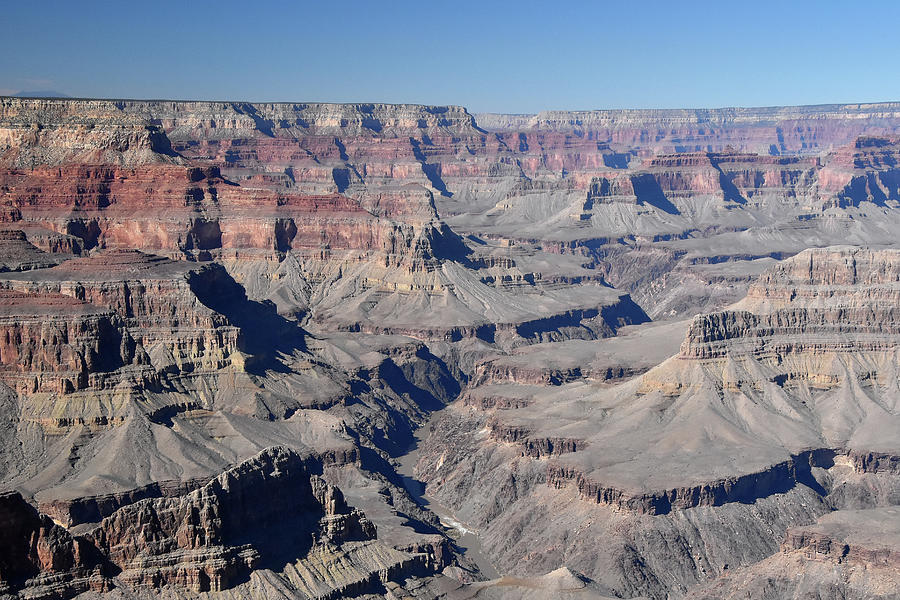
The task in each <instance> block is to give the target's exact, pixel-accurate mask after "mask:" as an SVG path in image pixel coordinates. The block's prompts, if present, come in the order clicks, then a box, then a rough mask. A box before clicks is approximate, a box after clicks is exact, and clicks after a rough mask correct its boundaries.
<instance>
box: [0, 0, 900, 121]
mask: <svg viewBox="0 0 900 600" xmlns="http://www.w3.org/2000/svg"><path fill="white" fill-rule="evenodd" d="M5 14H6V18H5V20H4V22H3V23H2V24H0V32H2V34H3V35H2V38H0V49H2V53H0V94H3V95H10V94H14V93H20V92H23V91H25V92H27V91H31V92H38V91H40V92H43V91H55V92H59V93H63V94H66V95H68V96H71V97H84V98H133V99H168V100H229V101H249V102H334V103H342V102H354V103H358V102H384V103H401V104H407V103H408V104H434V105H449V104H452V105H461V106H465V107H466V108H467V109H468V110H469V111H470V112H473V113H483V112H495V113H507V114H511V113H537V112H540V111H543V110H604V109H630V108H631V109H643V108H647V109H653V108H657V109H677V108H689V109H697V108H699V109H705V108H727V107H769V106H795V105H818V104H857V103H863V104H869V103H879V102H891V101H900V78H898V77H897V75H898V68H897V66H896V64H895V58H896V56H898V54H900V52H898V51H900V42H898V39H897V38H896V36H895V35H894V33H893V31H892V29H893V24H894V23H896V22H897V17H900V5H898V4H896V3H891V2H880V1H879V2H872V3H868V5H866V6H865V7H862V8H860V9H859V10H854V11H847V10H846V7H845V5H841V4H838V3H836V2H818V3H812V2H809V3H806V2H804V3H784V2H781V3H778V2H772V1H769V0H764V1H761V2H754V3H753V5H752V6H740V5H722V4H721V3H714V2H706V1H703V2H690V3H682V4H680V5H672V4H671V3H663V2H655V1H647V2H639V3H638V2H635V3H630V4H628V5H627V6H626V5H622V4H613V3H605V2H599V3H588V4H587V5H582V3H575V2H565V1H562V2H557V3H555V4H554V5H553V10H552V11H551V10H548V9H547V5H546V4H545V3H536V2H530V1H528V2H516V3H506V2H504V3H486V2H481V3H478V2H470V1H468V0H465V1H461V2H457V3H454V4H452V5H445V4H438V3H433V4H427V5H422V4H417V3H413V2H406V1H401V2H395V3H392V4H391V5H390V6H389V7H386V8H381V7H373V5H372V4H371V3H363V2H357V1H349V2H344V3H340V4H337V3H335V4H329V5H321V4H320V3H312V2H300V3H287V4H285V3H279V2H265V1H263V2H257V3H256V4H254V5H253V6H252V7H250V8H248V5H247V4H245V3H238V2H234V1H231V0H229V1H224V2H219V3H212V2H196V3H190V4H187V3H175V2H170V1H164V2H157V3H153V4H152V5H148V4H143V3H141V4H128V3H125V4H121V3H111V2H92V1H87V2H83V3H69V2H48V3H42V4H41V5H40V6H37V5H36V4H35V3H30V4H25V5H15V6H10V7H7V8H6V9H5Z"/></svg>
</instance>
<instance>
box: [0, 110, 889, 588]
mask: <svg viewBox="0 0 900 600" xmlns="http://www.w3.org/2000/svg"><path fill="white" fill-rule="evenodd" d="M898 124H900V111H898V107H897V106H896V105H894V104H881V105H846V106H826V107H797V108H786V109H728V110H718V111H612V112H609V111H606V112H603V111H600V112H591V113H565V114H564V113H553V114H544V115H539V116H473V115H471V114H469V113H468V112H467V111H466V110H465V109H464V108H461V107H429V106H415V105H385V104H346V105H330V104H302V103H295V104H256V103H243V102H167V101H99V100H96V101H95V100H35V99H8V98H3V99H0V224H2V227H0V229H2V231H0V271H2V277H0V296H2V297H0V308H2V307H3V306H5V307H6V308H5V309H4V310H5V314H6V317H5V318H2V319H0V321H3V323H0V325H2V327H3V331H2V332H0V342H2V343H0V346H2V347H0V367H2V368H0V382H2V385H0V414H2V416H3V420H2V422H0V457H2V460H0V481H2V485H3V489H10V490H11V489H16V490H19V492H20V493H21V499H19V497H16V500H15V503H17V504H16V505H17V506H19V508H21V509H22V510H20V511H19V512H17V513H16V514H17V515H19V514H21V515H25V513H28V514H29V515H32V516H34V515H35V514H36V513H34V512H33V509H30V508H28V509H27V510H26V509H25V508H23V507H25V506H27V504H26V500H27V501H28V502H31V503H32V504H33V505H36V506H38V508H39V510H40V511H41V512H42V513H44V514H46V515H48V516H47V517H41V516H36V517H34V519H32V518H31V517H28V518H27V519H26V518H25V517H24V516H23V517H21V519H19V517H16V519H17V520H22V522H26V521H27V522H28V523H38V525H35V526H34V527H31V526H29V527H30V529H29V528H28V527H26V528H25V529H23V530H22V531H25V530H27V531H29V532H33V531H37V532H38V533H36V534H34V535H35V536H36V538H35V539H51V538H52V539H53V540H56V541H54V544H55V543H57V541H58V542H59V544H58V545H59V548H61V549H62V550H60V552H62V554H66V553H68V554H66V556H69V555H71V554H72V553H73V552H75V550H72V549H73V548H81V547H82V546H80V544H82V543H87V544H89V546H90V547H91V548H95V549H96V551H97V553H99V554H97V555H96V556H95V557H94V558H91V560H90V561H87V562H85V561H82V563H83V564H82V563H79V562H77V561H76V562H72V561H69V562H66V563H65V565H63V563H62V562H61V563H59V564H60V565H61V566H60V568H59V569H58V570H57V571H53V570H52V569H49V567H47V564H46V561H44V559H43V558H40V557H38V558H37V559H35V561H38V562H40V565H39V566H34V565H37V564H38V562H34V561H32V563H33V564H32V563H30V564H32V566H30V567H27V568H25V567H22V568H25V570H26V571H28V572H27V574H26V575H21V576H20V575H16V576H15V577H16V578H17V579H15V578H14V579H15V581H13V582H11V583H8V584H7V586H8V587H7V588H6V590H7V591H9V592H10V593H14V594H19V595H22V596H23V597H25V596H29V597H30V596H32V595H40V594H44V593H48V594H59V595H69V594H73V593H78V592H82V591H85V590H94V591H95V592H102V591H103V590H106V589H107V587H108V586H109V585H110V582H112V584H115V585H122V586H126V587H127V588H128V591H124V590H122V591H121V593H122V594H124V595H138V596H140V595H145V594H150V593H156V592H157V591H161V592H163V593H169V592H171V593H172V594H173V595H178V596H180V597H195V596H197V595H198V594H209V595H210V596H217V597H222V598H225V597H228V598H234V597H242V598H243V597H247V598H250V597H259V596H267V597H268V596H273V597H274V596H275V595H283V594H287V595H291V596H296V597H316V598H333V597H340V596H342V595H359V596H362V597H367V596H368V597H379V596H383V597H413V598H432V597H460V598H465V597H472V596H475V595H477V596H478V597H482V596H484V597H511V596H515V597H519V596H524V595H527V594H529V593H530V594H532V595H536V596H539V597H547V596H551V595H553V594H556V595H558V596H559V597H568V596H573V595H579V596H580V595H594V596H597V597H603V596H609V597H611V596H618V597H636V596H641V595H647V596H650V597H654V598H656V597H658V598H662V597H666V596H670V597H678V596H690V595H691V594H692V593H693V591H694V590H699V589H703V590H704V593H707V592H706V588H700V587H695V586H708V585H717V584H718V583H720V582H726V583H728V582H727V581H726V579H725V578H724V577H723V576H724V575H726V574H731V573H737V572H741V573H747V577H745V578H742V579H740V580H739V581H737V580H735V581H737V583H736V584H735V585H734V586H733V587H729V588H728V589H729V590H734V593H735V594H737V593H739V592H738V591H737V590H740V589H746V590H753V589H755V588H754V587H753V586H754V585H756V583H754V581H756V580H755V579H754V578H756V577H758V576H759V573H762V572H763V571H760V572H759V573H757V572H755V571H753V569H754V568H756V567H757V566H760V565H762V567H765V568H771V569H773V572H774V571H775V570H778V569H783V568H785V567H784V565H787V564H789V565H794V566H796V565H800V566H799V567H798V568H802V569H807V567H809V569H808V572H809V573H813V574H814V575H811V577H812V576H815V577H824V576H822V574H821V572H820V571H821V569H819V570H818V571H817V570H816V569H817V567H815V566H812V567H810V566H809V565H811V564H813V563H814V564H820V562H819V561H818V559H817V558H812V559H810V558H809V557H807V556H806V554H804V553H808V548H809V547H810V544H812V545H813V546H816V547H818V546H819V545H821V544H824V543H825V542H823V541H821V540H824V539H825V538H821V539H820V538H817V537H815V535H819V534H818V533H816V534H815V535H813V536H812V537H810V535H811V534H809V535H808V533H809V532H808V531H807V530H806V529H803V528H804V527H809V526H811V524H812V523H814V522H815V521H816V520H817V519H819V517H822V516H823V515H827V514H829V513H830V512H831V511H832V510H833V509H840V511H839V513H844V512H846V511H847V510H854V511H862V512H864V511H868V510H876V511H880V510H883V509H884V507H885V506H887V505H892V504H896V503H898V502H900V483H898V480H897V472H898V466H897V465H898V456H900V452H898V448H897V447H896V443H895V442H896V440H895V438H896V436H895V435H894V432H895V431H896V430H897V427H898V425H900V424H898V421H897V406H896V394H895V393H894V392H895V390H894V389H893V387H892V384H891V382H892V381H895V380H896V367H895V363H896V357H895V356H894V355H895V354H896V344H895V340H894V338H895V337H896V334H897V331H896V327H895V321H896V315H895V312H896V311H895V310H894V308H893V305H894V304H895V303H896V302H897V295H896V290H895V289H894V288H895V287H896V285H898V284H897V283H896V280H897V277H898V276H897V273H896V272H897V271H898V268H897V263H898V260H897V258H896V256H895V255H894V254H893V253H892V252H889V251H875V250H860V249H853V248H849V247H847V248H833V249H830V250H828V251H813V252H802V251H803V250H804V249H806V248H807V247H810V246H827V245H831V244H834V243H837V242H840V243H851V244H860V245H862V244H868V245H872V246H879V245H885V246H891V245H894V244H895V240H896V235H895V232H896V230H897V227H900V221H898V213H897V212H896V209H897V208H898V206H900V205H898V201H900V195H898V194H900V192H898V187H897V181H898V179H897V173H896V161H897V154H898V151H897V148H898V143H897V139H896V136H897V134H898ZM798 253H799V254H798ZM794 255H797V256H795V257H794V258H790V257H792V256H794ZM785 259H787V260H785ZM778 261H784V262H782V263H778ZM760 274H762V276H761V277H758V276H759V275H760ZM754 280H755V283H753V282H754ZM612 286H616V287H612ZM745 296H746V298H745V299H744V300H743V301H742V302H741V303H740V304H738V305H735V306H728V305H730V304H731V303H733V302H734V301H736V300H738V299H740V298H742V297H745ZM0 312H3V311H0ZM698 312H700V313H702V314H701V315H700V316H698V317H696V318H694V315H695V314H696V313H698ZM651 317H652V318H654V319H669V320H670V321H671V322H669V323H646V322H647V321H648V320H649V318H651ZM872 323H878V326H877V327H873V326H872ZM457 398H458V402H456V403H455V404H453V405H452V406H451V407H450V408H449V409H448V410H447V411H445V413H443V415H444V416H443V418H440V419H438V420H437V421H435V422H433V423H432V424H431V428H430V429H429V431H430V432H431V436H430V439H428V440H425V441H423V443H422V448H421V450H420V455H421V457H422V460H421V461H420V464H419V471H418V472H419V476H420V477H421V478H422V479H423V480H426V481H427V483H428V493H429V495H430V496H431V498H433V499H436V500H437V501H439V502H440V503H441V504H442V505H445V506H444V507H439V506H438V505H437V504H435V505H433V506H428V505H426V504H425V503H424V502H422V498H421V495H420V494H418V493H417V492H415V491H414V489H413V488H414V486H413V487H410V486H409V485H408V482H402V481H401V479H400V478H399V477H398V475H397V472H396V469H397V467H396V460H395V459H397V457H398V456H400V455H402V454H403V453H404V452H405V451H406V450H407V448H408V446H409V444H410V443H412V442H413V441H414V438H413V432H414V431H415V430H416V428H418V427H419V426H420V425H422V424H423V423H425V422H427V419H428V418H429V414H430V413H432V412H433V411H435V410H438V409H440V408H442V407H444V405H446V404H448V403H452V402H453V401H454V400H456V399H457ZM420 437H424V436H420ZM271 447H277V448H278V449H277V450H265V449H266V448H271ZM261 451H262V453H260V452H261ZM301 457H303V458H301ZM236 465H237V466H236ZM223 472H224V474H223ZM337 488H340V490H342V491H343V494H341V493H340V492H338V491H337ZM342 497H346V499H347V500H346V501H344V500H342ZM11 498H12V496H11ZM350 505H352V506H355V507H358V508H359V509H360V510H362V511H364V513H365V517H364V516H363V515H362V514H361V513H360V512H359V511H357V510H354V509H351V508H350ZM446 507H449V509H448V510H450V511H452V514H450V515H448V514H447V512H446V511H444V508H446ZM17 510H18V509H17ZM29 511H31V512H29ZM839 513H835V514H839ZM866 514H874V513H866ZM48 517H52V518H53V519H55V520H56V521H58V522H59V523H62V524H64V525H65V526H66V527H68V528H69V530H68V531H66V530H65V529H60V527H61V526H56V525H54V526H53V527H57V529H53V527H51V526H50V525H49V524H48V520H47V519H48ZM859 518H860V519H862V520H866V519H867V518H868V517H865V516H861V517H859ZM35 519H37V520H35ZM827 519H828V517H823V521H822V523H827V522H828V521H827ZM41 523H43V524H41ZM16 531H17V532H18V533H16V535H19V533H21V532H20V531H19V530H16ZM472 531H477V532H478V534H479V538H480V540H481V550H482V552H481V555H482V558H477V552H474V551H473V552H468V551H464V550H465V548H466V546H465V544H468V543H469V542H468V541H467V539H468V537H467V536H471V532H472ZM816 531H818V530H816ZM829 531H830V530H829ZM290 532H293V533H292V534H291V533H290ZM466 532H468V533H466ZM738 532H739V533H738ZM293 534H296V535H295V536H294V538H296V539H293V538H292V537H291V536H292V535H293ZM22 535H26V534H22ZM28 535H32V534H31V533H29V534H28ZM375 535H377V539H373V536H375ZM67 536H68V537H67ZM79 536H81V537H79ZM454 538H456V542H454V541H453V539H454ZM597 539H602V540H604V544H603V545H602V547H598V544H597V543H596V540H597ZM813 539H815V540H819V541H814V542H810V543H807V541H809V540H813ZM829 539H832V538H829ZM833 539H835V540H836V539H837V538H833ZM73 540H74V541H73ZM79 540H81V541H79ZM273 540H276V541H273ZM798 540H799V541H798ZM804 540H806V541H804ZM843 543H844V542H838V541H835V542H833V545H834V546H835V547H837V546H838V545H840V544H843ZM846 545H847V546H848V547H850V546H853V544H852V543H848V544H846ZM795 546H796V547H795ZM829 547H830V546H829ZM854 547H856V546H854ZM859 547H860V548H862V547H863V546H859ZM470 549H471V550H475V549H474V548H472V547H470ZM62 554H61V555H60V556H62ZM484 555H487V557H488V558H487V559H484ZM848 555H849V554H848ZM29 556H31V555H29ZM79 556H82V555H79ZM83 556H87V555H86V554H84V555H83ZM92 556H93V555H92ZM854 556H859V557H861V558H860V560H859V561H858V562H857V563H853V565H850V564H849V563H846V562H844V563H838V564H839V565H841V566H839V570H842V569H861V568H862V566H863V564H864V563H866V564H868V563H872V565H873V566H872V568H877V569H881V570H882V571H883V574H887V573H889V572H890V570H891V569H893V568H894V566H892V563H890V564H886V565H881V564H880V563H879V564H880V566H877V567H876V566H874V562H872V561H877V560H880V558H879V557H880V556H881V555H880V554H877V553H876V554H867V553H866V552H865V551H862V550H860V551H859V552H857V553H856V554H854ZM0 557H2V553H0ZM97 557H99V558H97ZM473 557H475V558H473ZM778 557H782V559H781V562H779V561H778V560H777V559H778ZM95 558H96V560H95ZM29 560H31V559H29ZM66 560H68V559H66ZM41 561H43V562H41ZM485 561H486V562H485ZM867 561H868V562H867ZM70 563H71V564H70ZM488 563H490V565H488ZM17 564H18V563H17ZM66 565H68V566H66ZM563 565H565V566H566V567H569V568H571V569H573V570H572V571H569V570H568V569H563V568H561V567H563ZM766 565H770V567H766ZM804 565H805V566H804ZM854 565H855V566H854ZM487 566H491V567H492V568H491V569H488V568H487ZM494 566H496V567H499V569H500V571H501V572H502V573H503V574H504V575H506V576H505V577H501V578H500V579H495V580H493V581H488V582H483V581H478V580H479V579H483V578H486V577H487V576H490V577H493V575H488V573H490V572H491V571H492V570H493V567H494ZM20 567H21V565H20V566H19V567H16V568H17V569H19V570H20V571H21V569H20ZM762 567H761V568H762ZM29 569H30V570H29ZM35 569H37V571H35ZM48 569H49V570H48ZM18 572H19V571H17V573H18ZM21 572H22V573H24V572H25V571H21ZM804 572H807V571H804ZM848 572H849V571H848ZM4 573H5V572H4ZM38 573H43V574H38ZM548 573H549V574H548ZM579 573H584V575H580V574H579ZM110 574H112V575H110ZM510 575H512V576H510ZM851 575H852V573H851ZM4 577H7V576H6V575H4ZM9 577H12V576H9ZM38 580H40V581H50V582H51V583H52V584H53V585H55V586H57V587H55V588H54V587H52V586H51V587H50V588H40V586H41V585H44V584H39V583H36V582H38ZM826 580H827V581H829V582H831V581H834V582H835V583H834V585H835V586H837V587H835V588H834V589H835V590H837V592H835V593H844V592H846V593H847V594H850V593H851V592H852V593H856V592H855V591H854V590H857V589H859V590H867V591H872V590H874V589H875V588H871V589H867V588H865V587H859V586H855V584H848V585H845V586H844V587H843V588H841V587H840V585H841V584H839V583H838V582H837V580H831V579H827V577H824V578H823V579H822V581H826ZM10 581H12V580H10ZM879 581H880V580H879ZM723 585H724V584H723ZM729 585H730V583H729ZM779 585H780V584H779ZM829 585H830V583H829ZM879 585H880V584H879ZM741 586H745V588H741ZM854 586H855V587H854ZM710 589H712V588H710ZM723 589H724V588H723ZM779 589H781V588H779ZM784 589H789V588H784ZM790 589H793V588H790ZM798 589H800V588H798ZM803 589H807V588H803ZM808 589H813V588H808ZM36 590H44V591H36ZM47 590H49V591H47ZM114 593H119V592H114ZM729 593H731V592H729ZM873 593H874V592H873ZM879 593H880V592H879ZM442 595H443V596H442ZM762 597H765V596H762Z"/></svg>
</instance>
